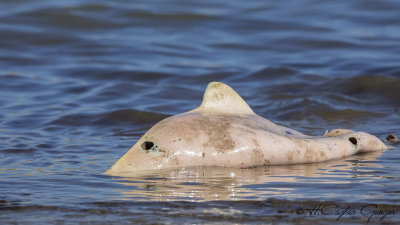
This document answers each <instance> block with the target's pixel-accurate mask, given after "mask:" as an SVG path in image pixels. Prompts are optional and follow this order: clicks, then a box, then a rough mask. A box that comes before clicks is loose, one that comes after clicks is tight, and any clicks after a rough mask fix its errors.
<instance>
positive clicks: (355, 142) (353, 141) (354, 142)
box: [349, 137, 357, 145]
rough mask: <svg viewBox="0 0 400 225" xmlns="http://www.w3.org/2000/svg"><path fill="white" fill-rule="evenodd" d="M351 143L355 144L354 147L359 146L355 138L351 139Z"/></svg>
mask: <svg viewBox="0 0 400 225" xmlns="http://www.w3.org/2000/svg"><path fill="white" fill-rule="evenodd" d="M349 141H350V142H351V143H352V144H353V145H357V139H356V138H355V137H350V138H349Z"/></svg>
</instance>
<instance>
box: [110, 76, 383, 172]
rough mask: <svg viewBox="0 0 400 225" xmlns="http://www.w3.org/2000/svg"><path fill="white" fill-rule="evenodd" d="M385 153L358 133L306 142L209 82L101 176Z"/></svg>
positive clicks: (378, 143)
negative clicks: (196, 102) (192, 102)
mask: <svg viewBox="0 0 400 225" xmlns="http://www.w3.org/2000/svg"><path fill="white" fill-rule="evenodd" d="M385 149H386V146H385V144H383V143H382V141H380V140H379V139H378V138H377V137H375V136H373V135H370V134H368V133H364V132H353V131H350V130H343V129H340V130H339V129H338V130H333V131H331V132H327V133H325V135H324V136H323V137H312V136H307V135H304V134H302V133H300V132H297V131H295V130H292V129H290V128H286V127H283V126H279V125H277V124H274V123H272V122H271V121H269V120H267V119H265V118H262V117H260V116H258V115H256V114H255V113H254V112H253V111H252V110H251V108H250V107H249V106H248V105H247V104H246V102H244V100H243V99H242V98H241V97H240V96H239V95H238V94H237V93H236V92H235V91H234V90H233V89H232V88H230V87H229V86H227V85H225V84H223V83H219V82H212V83H210V84H209V85H208V87H207V89H206V92H205V94H204V98H203V102H202V104H201V105H200V106H199V107H198V108H196V109H194V110H191V111H189V112H186V113H183V114H179V115H176V116H172V117H169V118H166V119H164V120H162V121H160V122H159V123H157V124H156V125H154V126H153V127H152V128H151V129H150V130H149V131H148V132H146V133H145V134H144V135H143V136H142V137H141V138H140V139H139V141H138V142H137V143H136V144H135V145H134V146H133V147H132V148H131V149H130V150H129V151H128V152H127V153H126V154H125V155H124V156H123V157H121V159H119V160H118V161H117V162H116V163H115V164H114V165H113V166H112V167H111V168H110V169H109V170H108V171H107V173H109V174H119V173H129V172H133V171H137V170H148V169H163V168H175V167H187V166H228V167H241V168H247V167H253V166H259V165H279V164H297V163H310V162H319V161H326V160H330V159H335V158H340V157H345V156H349V155H353V154H355V153H357V152H360V151H383V150H385Z"/></svg>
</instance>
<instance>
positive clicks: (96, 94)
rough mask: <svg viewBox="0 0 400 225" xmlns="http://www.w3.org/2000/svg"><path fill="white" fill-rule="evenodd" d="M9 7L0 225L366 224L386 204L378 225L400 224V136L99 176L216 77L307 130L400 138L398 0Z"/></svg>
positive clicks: (79, 1) (0, 118) (256, 106)
mask: <svg viewBox="0 0 400 225" xmlns="http://www.w3.org/2000/svg"><path fill="white" fill-rule="evenodd" d="M0 7H1V8H2V9H7V10H3V11H2V12H0V40H1V41H0V109H1V110H0V143H1V146H0V156H1V157H0V221H1V222H2V224H10V223H14V222H16V223H22V224H25V223H26V224H32V223H36V224H42V223H57V222H58V223H91V224H93V223H99V224H110V223H118V224H120V223H137V224H139V223H154V224H157V223H163V224H164V223H166V224H168V223H171V224H172V223H173V224H175V223H199V224H204V223H232V224H234V223H254V224H259V223H277V222H279V223H283V224H284V223H287V224H292V223H300V224H301V223H305V224H307V223H309V222H310V221H312V222H313V223H315V224H324V223H332V222H336V221H340V222H342V223H348V224H358V223H364V222H367V221H368V218H370V215H369V212H372V211H368V210H371V209H373V207H374V206H367V208H363V207H364V206H366V205H367V204H375V205H376V209H378V210H381V212H386V213H387V214H388V215H387V216H385V217H383V216H382V215H373V216H372V217H371V218H370V222H371V221H372V222H374V223H379V222H386V223H396V222H397V221H399V220H400V205H399V203H398V202H399V200H400V197H399V193H400V188H399V187H400V166H399V163H398V162H399V160H400V151H399V147H398V145H395V146H393V148H392V149H391V150H387V151H385V152H383V153H380V152H378V153H370V154H362V155H355V156H351V157H348V158H346V159H340V160H333V161H329V162H325V163H318V164H305V165H292V166H275V167H267V168H264V167H262V168H252V169H231V168H182V169H180V170H166V171H156V172H151V171H149V172H148V173H146V174H140V175H137V176H133V177H112V176H107V175H105V174H103V172H104V171H105V170H107V169H108V168H109V167H110V166H111V165H112V164H113V163H114V162H115V161H116V160H117V159H118V158H119V157H120V156H122V155H123V154H124V153H125V152H126V151H127V150H128V149H129V148H130V147H131V146H132V145H133V144H134V143H135V142H136V141H137V140H138V139H139V137H140V136H141V135H142V134H143V133H144V132H145V131H146V130H147V129H149V128H150V127H151V126H152V125H154V124H155V123H156V122H158V121H159V120H161V119H163V118H165V117H167V116H170V115H174V114H178V113H182V112H185V111H188V110H190V109H192V108H194V107H196V106H198V105H199V104H200V102H201V99H202V94H203V91H204V89H205V87H206V85H207V83H208V82H210V81H214V80H217V81H222V82H226V83H228V84H229V85H231V86H232V87H233V88H234V89H235V90H236V91H237V92H238V93H239V94H241V95H242V96H243V98H244V99H245V100H246V101H247V102H248V103H249V105H250V106H251V107H252V108H253V110H254V111H255V112H256V113H258V114H259V115H261V116H263V117H266V118H268V119H270V120H272V121H274V122H276V123H279V124H281V125H284V126H288V127H291V128H294V129H296V130H299V131H301V132H304V133H307V134H311V135H322V134H323V133H324V132H325V130H326V129H333V128H347V129H354V130H362V131H367V132H370V133H372V134H375V135H377V136H378V137H380V138H382V139H383V138H385V136H386V135H387V134H389V133H395V134H397V135H399V124H400V63H399V62H400V54H399V53H400V46H399V43H400V23H399V19H398V12H399V10H400V4H399V3H398V2H397V1H394V0H393V1H379V2H377V1H351V2H333V1H331V2H325V1H316V0H300V1H284V2H279V3H275V2H273V1H271V2H265V1H246V2H243V1H229V2H227V3H222V2H220V1H214V0H209V1H191V2H187V1H178V0H175V1H174V0H170V1H157V0H155V1H135V3H129V4H128V3H126V2H125V1H83V0H74V1H65V2H63V3H61V2H60V1H57V2H55V1H18V2H16V1H10V0H3V1H1V2H0ZM332 204H336V205H332ZM318 207H319V208H318ZM324 207H325V208H324ZM368 207H370V208H368ZM371 207H372V208H371ZM322 208H324V209H325V211H324V210H321V209H322ZM345 209H349V210H347V211H346V212H347V214H345V215H343V216H342V217H340V218H339V215H336V214H337V211H338V210H339V212H340V210H341V211H342V212H343V211H344V210H345ZM351 210H354V212H353V213H351V212H352V211H351ZM391 211H393V212H394V213H393V214H390V212H391Z"/></svg>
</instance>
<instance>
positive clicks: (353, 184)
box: [113, 152, 382, 202]
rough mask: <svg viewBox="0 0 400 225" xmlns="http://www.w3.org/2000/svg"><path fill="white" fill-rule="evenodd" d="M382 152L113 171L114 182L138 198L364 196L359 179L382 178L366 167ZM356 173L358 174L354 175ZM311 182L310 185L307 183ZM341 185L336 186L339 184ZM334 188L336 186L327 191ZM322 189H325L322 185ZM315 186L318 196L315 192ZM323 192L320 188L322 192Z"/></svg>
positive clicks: (126, 194)
mask: <svg viewBox="0 0 400 225" xmlns="http://www.w3.org/2000/svg"><path fill="white" fill-rule="evenodd" d="M381 154H382V152H370V153H365V154H359V155H355V156H351V157H348V158H346V159H345V160H331V161H327V162H321V163H310V164H299V165H287V166H269V167H255V168H250V169H237V168H225V167H194V168H182V169H174V170H157V171H150V172H141V173H139V172H137V173H135V174H126V175H125V176H124V177H113V180H114V182H116V183H119V184H123V185H126V186H128V187H129V188H128V189H124V190H123V191H121V192H122V194H123V196H124V198H122V199H130V198H133V199H139V200H142V201H149V200H150V201H171V200H175V201H177V200H187V201H216V200H265V199H268V198H271V197H273V198H287V199H297V200H298V199H313V198H314V197H316V198H327V199H335V195H337V196H338V199H341V200H342V199H346V196H351V197H352V200H353V201H354V200H356V199H358V201H361V202H362V201H365V200H367V199H368V197H367V198H365V197H366V196H364V194H362V193H353V192H352V190H353V189H354V191H355V192H356V190H357V188H358V187H359V185H358V183H359V182H363V183H364V185H365V183H367V182H368V183H370V184H371V185H373V184H374V183H375V182H376V181H377V180H379V179H382V178H381V177H379V176H376V175H374V174H373V173H370V172H371V171H370V172H369V173H365V171H368V170H369V169H370V168H374V169H376V170H379V168H381V167H382V166H381V165H379V163H378V161H376V160H377V157H379V156H380V155H381ZM354 178H357V179H354ZM312 186H314V188H313V187H312ZM344 186H345V187H346V188H345V190H344V191H341V190H340V189H341V188H340V187H344ZM326 188H334V189H335V190H336V191H337V192H335V193H332V192H326ZM321 190H324V191H321ZM316 192H320V193H319V195H318V196H314V194H316ZM324 192H325V193H324Z"/></svg>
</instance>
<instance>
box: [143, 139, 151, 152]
mask: <svg viewBox="0 0 400 225" xmlns="http://www.w3.org/2000/svg"><path fill="white" fill-rule="evenodd" d="M153 146H154V143H153V142H151V141H145V142H143V144H142V149H143V150H146V151H148V150H150V149H151V148H152V147H153Z"/></svg>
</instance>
